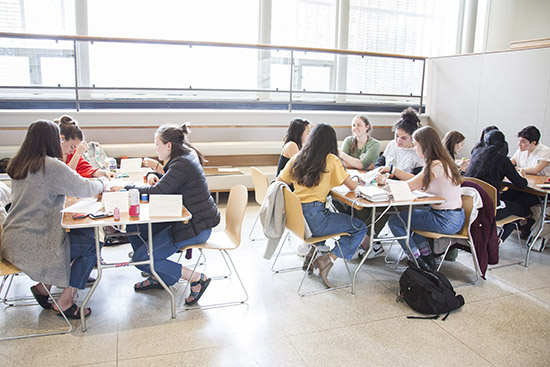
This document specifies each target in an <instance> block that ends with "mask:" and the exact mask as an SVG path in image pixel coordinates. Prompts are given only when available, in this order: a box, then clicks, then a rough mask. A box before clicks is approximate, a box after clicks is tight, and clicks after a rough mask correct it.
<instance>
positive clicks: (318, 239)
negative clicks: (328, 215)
mask: <svg viewBox="0 0 550 367" xmlns="http://www.w3.org/2000/svg"><path fill="white" fill-rule="evenodd" d="M349 235H350V234H349V233H345V232H342V233H335V234H329V235H326V236H319V237H310V238H306V239H305V240H304V242H305V243H309V244H311V243H317V242H322V241H326V240H330V239H331V238H334V237H342V236H349Z"/></svg>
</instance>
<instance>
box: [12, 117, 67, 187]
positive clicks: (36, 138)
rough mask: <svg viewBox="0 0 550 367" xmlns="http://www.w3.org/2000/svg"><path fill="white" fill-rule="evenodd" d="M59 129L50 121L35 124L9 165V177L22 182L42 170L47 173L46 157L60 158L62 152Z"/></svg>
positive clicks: (30, 127) (28, 131)
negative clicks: (29, 175)
mask: <svg viewBox="0 0 550 367" xmlns="http://www.w3.org/2000/svg"><path fill="white" fill-rule="evenodd" d="M60 138H61V136H60V134H59V127H57V125H56V124H55V123H54V122H53V121H49V120H38V121H35V122H33V123H32V124H31V125H30V126H29V128H28V130H27V134H26V135H25V140H23V143H22V144H21V146H20V147H19V150H18V151H17V153H15V156H14V157H13V158H12V159H10V163H9V164H8V169H7V172H8V175H9V176H10V177H11V178H12V179H13V180H22V179H24V178H26V177H27V174H28V173H29V172H30V173H35V172H37V171H38V170H39V169H41V168H42V171H43V172H45V170H46V167H45V162H46V156H48V157H52V158H59V159H61V157H62V156H63V153H62V152H61V143H60Z"/></svg>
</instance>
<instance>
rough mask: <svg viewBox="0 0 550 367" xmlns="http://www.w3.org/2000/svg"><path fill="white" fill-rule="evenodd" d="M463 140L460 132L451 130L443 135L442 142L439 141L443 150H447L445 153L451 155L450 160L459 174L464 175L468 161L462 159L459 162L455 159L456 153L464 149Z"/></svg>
mask: <svg viewBox="0 0 550 367" xmlns="http://www.w3.org/2000/svg"><path fill="white" fill-rule="evenodd" d="M465 140H466V138H465V137H464V135H462V134H461V133H460V132H458V131H455V130H451V131H448V132H447V134H445V136H444V137H443V140H442V141H441V143H442V144H443V146H444V147H445V149H447V152H449V154H450V155H451V158H452V159H453V160H454V161H455V162H456V164H457V166H458V170H459V171H460V173H464V171H466V169H467V168H468V164H469V163H470V160H469V159H462V160H461V161H459V160H457V159H456V157H457V156H458V153H460V152H461V151H462V149H464V141H465Z"/></svg>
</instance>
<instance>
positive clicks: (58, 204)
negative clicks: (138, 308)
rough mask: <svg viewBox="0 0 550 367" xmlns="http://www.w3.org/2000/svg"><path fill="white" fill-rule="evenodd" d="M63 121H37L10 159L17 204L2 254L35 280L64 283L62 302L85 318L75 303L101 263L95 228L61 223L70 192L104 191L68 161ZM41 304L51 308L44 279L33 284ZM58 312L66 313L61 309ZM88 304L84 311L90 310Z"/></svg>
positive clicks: (70, 313)
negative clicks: (63, 144)
mask: <svg viewBox="0 0 550 367" xmlns="http://www.w3.org/2000/svg"><path fill="white" fill-rule="evenodd" d="M60 139H61V137H60V135H59V128H58V126H57V125H56V124H55V123H53V122H52V121H46V120H39V121H35V122H33V123H32V124H31V125H30V126H29V129H28V131H27V134H26V136H25V140H24V141H23V143H22V144H21V147H20V148H19V150H18V151H17V153H16V154H15V156H14V157H13V158H12V159H11V160H10V163H9V165H8V175H9V176H10V177H11V182H12V184H11V188H12V206H11V208H10V211H9V213H8V217H7V218H6V223H5V225H4V233H3V235H2V243H1V255H2V257H3V258H5V259H6V260H8V261H9V262H11V263H12V264H14V265H15V266H17V267H18V268H19V269H21V270H22V271H23V272H25V273H26V274H27V275H28V276H29V277H30V278H31V279H33V280H35V281H38V282H42V283H44V284H47V285H48V288H51V284H53V285H55V286H57V287H61V288H64V289H63V292H62V293H61V297H60V298H59V300H58V301H57V302H58V304H59V306H60V307H61V309H62V310H63V313H64V314H65V316H67V318H70V319H77V318H79V317H80V314H79V313H80V308H79V307H78V306H77V305H76V304H75V303H74V296H75V294H76V292H77V290H78V289H84V287H85V285H86V280H87V279H88V276H89V275H90V272H91V271H92V269H93V268H94V265H95V264H96V261H97V260H96V259H97V258H96V253H95V242H94V233H93V229H91V228H85V229H73V230H71V231H70V232H69V233H66V232H65V230H64V229H63V228H62V227H61V216H62V214H61V209H62V208H63V203H64V201H65V195H70V196H77V197H90V196H95V195H98V194H100V193H101V192H103V189H104V185H103V182H102V181H100V180H88V179H85V178H83V177H81V176H80V175H79V174H77V173H76V172H75V171H74V170H72V169H70V168H69V167H68V166H67V165H66V164H65V163H63V162H61V158H62V156H63V153H62V149H61V143H60ZM31 292H32V294H33V296H34V298H36V300H37V301H38V303H39V304H40V305H41V306H42V307H43V308H45V309H51V308H52V305H51V304H50V303H49V302H48V293H47V292H46V290H45V289H44V288H43V286H42V284H38V285H35V286H33V287H31ZM54 312H56V313H58V314H59V315H61V313H60V311H59V310H56V309H55V308H54ZM91 312H92V311H91V310H90V309H89V308H87V309H86V311H85V316H89V315H90V314H91Z"/></svg>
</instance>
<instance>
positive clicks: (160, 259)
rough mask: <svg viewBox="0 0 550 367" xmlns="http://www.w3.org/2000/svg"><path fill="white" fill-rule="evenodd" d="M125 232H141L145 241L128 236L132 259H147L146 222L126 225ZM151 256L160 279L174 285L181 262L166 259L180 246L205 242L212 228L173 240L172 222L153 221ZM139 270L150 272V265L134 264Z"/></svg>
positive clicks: (134, 236) (135, 236)
mask: <svg viewBox="0 0 550 367" xmlns="http://www.w3.org/2000/svg"><path fill="white" fill-rule="evenodd" d="M126 230H127V232H136V231H139V232H140V233H141V237H142V238H143V240H144V241H145V243H144V242H143V241H142V240H141V239H140V238H139V236H137V235H131V236H128V239H129V240H130V243H131V244H132V248H133V249H134V256H133V258H132V261H146V260H149V255H148V253H147V251H148V246H147V241H148V239H149V231H148V230H147V224H139V225H135V224H134V225H129V226H127V227H126ZM152 232H153V256H154V259H155V271H156V272H157V274H158V275H159V276H160V277H161V279H162V280H163V281H164V283H166V284H167V285H174V284H176V282H177V281H178V280H179V279H180V278H181V268H182V266H181V264H178V263H176V262H173V261H171V260H168V257H170V256H172V255H173V254H175V253H176V251H178V250H179V249H180V248H182V247H185V246H190V245H196V244H200V243H204V242H206V241H207V240H208V239H209V238H210V234H211V233H212V229H205V230H203V231H202V232H200V233H199V234H198V235H196V236H195V237H191V238H188V239H186V240H183V241H179V242H174V239H173V238H172V223H170V222H166V223H153V225H152ZM136 267H137V268H138V269H139V270H141V271H145V272H147V273H149V274H151V267H150V266H149V265H136Z"/></svg>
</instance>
